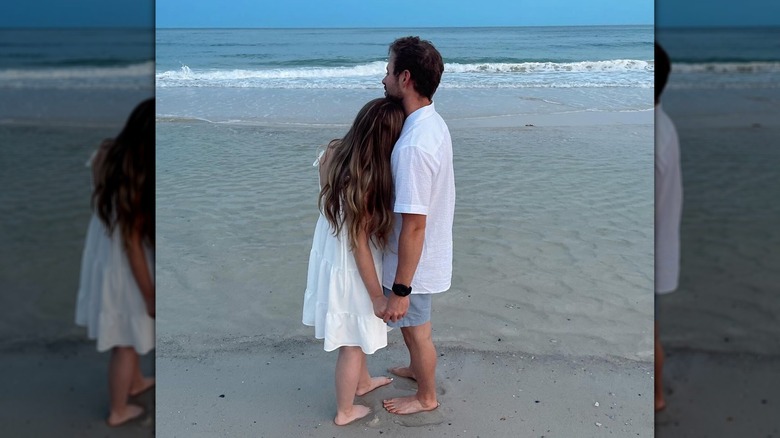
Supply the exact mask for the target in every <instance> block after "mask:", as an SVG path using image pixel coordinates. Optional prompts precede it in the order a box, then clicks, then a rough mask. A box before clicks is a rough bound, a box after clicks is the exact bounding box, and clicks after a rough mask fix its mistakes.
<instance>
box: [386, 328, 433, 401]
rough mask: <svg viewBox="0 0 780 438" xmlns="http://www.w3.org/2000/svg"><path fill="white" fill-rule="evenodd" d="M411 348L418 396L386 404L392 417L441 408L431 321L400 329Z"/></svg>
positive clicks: (400, 398)
mask: <svg viewBox="0 0 780 438" xmlns="http://www.w3.org/2000/svg"><path fill="white" fill-rule="evenodd" d="M401 333H402V334H403V335H404V341H405V342H406V347H407V348H408V349H409V358H410V369H411V371H412V373H413V375H414V378H415V379H416V380H417V394H415V395H413V396H409V397H398V398H394V399H390V400H385V401H384V406H385V409H387V411H388V412H391V413H393V414H414V413H417V412H423V411H430V410H433V409H436V408H437V407H438V406H439V403H438V401H437V400H436V347H435V346H434V345H433V338H432V337H431V322H430V321H428V322H426V323H424V324H422V325H418V326H413V327H401Z"/></svg>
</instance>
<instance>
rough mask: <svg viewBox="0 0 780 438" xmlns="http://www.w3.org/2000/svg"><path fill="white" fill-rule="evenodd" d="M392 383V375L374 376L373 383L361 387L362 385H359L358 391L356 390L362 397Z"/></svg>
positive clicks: (356, 393) (357, 394)
mask: <svg viewBox="0 0 780 438" xmlns="http://www.w3.org/2000/svg"><path fill="white" fill-rule="evenodd" d="M391 383H393V379H392V378H391V377H385V376H380V377H372V378H371V383H370V384H368V385H366V386H365V387H361V386H360V385H358V388H357V391H355V395H356V396H358V397H361V396H364V395H366V394H368V393H369V392H371V391H373V390H375V389H377V388H379V387H382V386H385V385H389V384H391Z"/></svg>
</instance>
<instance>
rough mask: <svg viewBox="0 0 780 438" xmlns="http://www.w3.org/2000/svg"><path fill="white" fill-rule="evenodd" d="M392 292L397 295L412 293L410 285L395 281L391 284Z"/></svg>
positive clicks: (402, 295) (403, 295)
mask: <svg viewBox="0 0 780 438" xmlns="http://www.w3.org/2000/svg"><path fill="white" fill-rule="evenodd" d="M393 293H394V294H396V295H398V296H399V297H405V296H407V295H409V294H410V293H412V288H411V286H404V285H403V284H397V283H396V284H394V285H393Z"/></svg>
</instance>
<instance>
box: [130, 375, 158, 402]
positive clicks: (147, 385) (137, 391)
mask: <svg viewBox="0 0 780 438" xmlns="http://www.w3.org/2000/svg"><path fill="white" fill-rule="evenodd" d="M154 384H155V382H154V377H144V378H143V379H142V380H141V384H140V385H138V386H133V387H132V388H130V397H135V396H137V395H141V394H142V393H144V392H146V391H148V390H150V389H152V388H154Z"/></svg>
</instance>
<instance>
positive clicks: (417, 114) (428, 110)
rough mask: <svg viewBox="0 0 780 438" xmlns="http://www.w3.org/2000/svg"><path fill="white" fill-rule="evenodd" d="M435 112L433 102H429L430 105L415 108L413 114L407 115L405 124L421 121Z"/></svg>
mask: <svg viewBox="0 0 780 438" xmlns="http://www.w3.org/2000/svg"><path fill="white" fill-rule="evenodd" d="M435 112H436V108H434V107H433V101H431V104H430V105H425V106H423V107H420V108H417V109H416V110H415V111H414V112H413V113H411V114H409V117H407V118H406V123H408V124H410V125H411V124H412V123H415V122H417V121H418V120H422V119H424V118H426V117H428V116H430V115H431V114H433V113H435Z"/></svg>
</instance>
